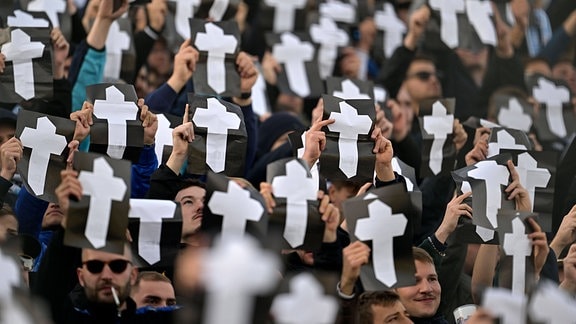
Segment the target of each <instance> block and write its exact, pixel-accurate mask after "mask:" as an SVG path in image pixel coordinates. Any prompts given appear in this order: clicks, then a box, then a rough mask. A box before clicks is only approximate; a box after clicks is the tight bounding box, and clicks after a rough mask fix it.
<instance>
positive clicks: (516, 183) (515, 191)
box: [504, 160, 532, 212]
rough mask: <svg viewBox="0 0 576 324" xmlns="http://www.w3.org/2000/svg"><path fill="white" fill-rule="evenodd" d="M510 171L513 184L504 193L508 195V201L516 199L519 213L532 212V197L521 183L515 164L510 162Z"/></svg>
mask: <svg viewBox="0 0 576 324" xmlns="http://www.w3.org/2000/svg"><path fill="white" fill-rule="evenodd" d="M507 164H508V170H509V171H510V176H511V177H512V182H511V183H510V184H509V185H508V187H506V189H505V190H504V192H506V193H507V194H508V200H512V199H514V201H515V202H516V209H517V210H519V211H527V212H529V211H532V203H531V202H530V195H529V194H528V191H527V190H526V189H525V188H524V187H523V186H522V183H520V176H519V175H518V172H517V171H516V167H514V162H512V160H508V162H507Z"/></svg>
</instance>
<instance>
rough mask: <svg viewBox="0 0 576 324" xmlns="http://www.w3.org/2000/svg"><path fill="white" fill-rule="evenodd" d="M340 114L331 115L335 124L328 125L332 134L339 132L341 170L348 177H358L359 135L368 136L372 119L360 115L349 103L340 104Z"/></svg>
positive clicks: (342, 102)
mask: <svg viewBox="0 0 576 324" xmlns="http://www.w3.org/2000/svg"><path fill="white" fill-rule="evenodd" d="M339 107H340V112H339V113H338V112H332V113H330V119H334V120H335V122H334V123H333V124H330V125H328V129H329V130H330V131H331V132H338V133H340V136H339V138H338V151H339V153H340V161H339V164H338V166H339V168H340V170H342V172H343V173H344V174H345V175H346V176H347V177H348V178H352V177H354V176H355V175H356V171H357V169H358V145H357V144H358V135H368V133H369V132H370V128H371V127H372V119H370V117H369V116H367V115H358V111H357V110H356V108H354V107H352V106H350V105H349V104H348V103H346V102H344V101H341V102H340V103H339Z"/></svg>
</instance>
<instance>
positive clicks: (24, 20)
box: [6, 10, 50, 28]
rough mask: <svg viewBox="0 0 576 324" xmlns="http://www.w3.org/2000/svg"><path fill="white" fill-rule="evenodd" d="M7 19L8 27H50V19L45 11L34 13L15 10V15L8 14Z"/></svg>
mask: <svg viewBox="0 0 576 324" xmlns="http://www.w3.org/2000/svg"><path fill="white" fill-rule="evenodd" d="M44 17H46V18H44ZM6 20H7V25H8V27H37V28H48V27H50V20H49V19H48V16H45V14H44V13H37V12H36V13H34V14H32V13H29V12H26V11H22V10H14V13H13V16H8V18H7V19H6Z"/></svg>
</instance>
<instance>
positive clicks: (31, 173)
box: [20, 117, 68, 196]
mask: <svg viewBox="0 0 576 324" xmlns="http://www.w3.org/2000/svg"><path fill="white" fill-rule="evenodd" d="M20 141H22V146H24V147H29V148H31V149H32V152H31V153H30V164H29V165H28V185H29V186H30V188H32V191H34V194H36V195H37V196H39V195H43V194H44V185H45V183H46V172H47V171H48V164H49V163H50V155H51V154H56V155H60V154H62V152H63V151H64V150H65V149H66V146H67V145H68V141H66V137H65V136H62V135H58V134H56V126H54V124H52V122H51V121H50V119H48V117H40V118H38V119H37V122H36V128H30V127H25V128H24V130H23V131H22V134H21V135H20Z"/></svg>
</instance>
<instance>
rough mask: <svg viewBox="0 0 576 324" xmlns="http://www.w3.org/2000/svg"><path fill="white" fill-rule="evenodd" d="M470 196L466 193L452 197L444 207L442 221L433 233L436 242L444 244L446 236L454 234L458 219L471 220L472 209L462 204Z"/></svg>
mask: <svg viewBox="0 0 576 324" xmlns="http://www.w3.org/2000/svg"><path fill="white" fill-rule="evenodd" d="M471 194H472V192H467V193H464V194H461V195H460V196H454V198H452V200H450V202H449V203H448V205H447V206H446V212H445V213H444V219H443V220H442V223H441V224H440V226H439V227H438V229H437V230H436V232H435V233H434V235H435V236H436V238H437V239H438V241H440V242H441V243H446V240H447V239H448V236H450V234H452V233H453V232H454V230H455V229H456V226H457V225H458V219H460V216H464V217H468V218H472V207H470V206H468V204H466V203H464V200H465V199H466V198H468V197H470V195H471Z"/></svg>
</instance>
